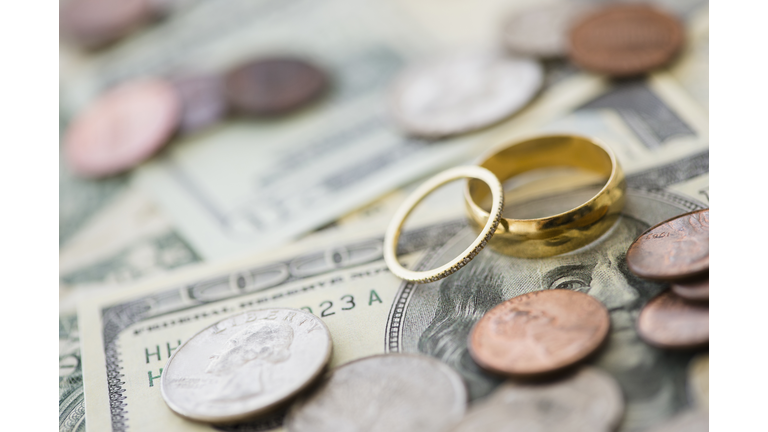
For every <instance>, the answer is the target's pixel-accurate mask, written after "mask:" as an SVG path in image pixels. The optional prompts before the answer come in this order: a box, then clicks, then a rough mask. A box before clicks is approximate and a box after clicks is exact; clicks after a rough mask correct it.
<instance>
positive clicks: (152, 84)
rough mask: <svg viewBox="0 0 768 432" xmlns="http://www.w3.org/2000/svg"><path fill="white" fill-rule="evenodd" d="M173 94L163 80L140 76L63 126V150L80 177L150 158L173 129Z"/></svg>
mask: <svg viewBox="0 0 768 432" xmlns="http://www.w3.org/2000/svg"><path fill="white" fill-rule="evenodd" d="M179 113H180V104H179V98H178V96H177V94H176V92H175V91H174V90H173V87H172V86H171V85H170V84H168V83H167V82H166V81H162V80H157V79H143V80H138V81H132V82H129V83H125V84H122V85H120V86H118V87H116V88H114V89H112V90H110V91H108V92H107V93H106V94H104V95H102V96H100V97H99V98H98V99H97V100H96V101H95V102H93V103H92V104H91V105H90V106H89V107H88V108H87V109H86V110H85V111H84V112H83V113H82V114H81V115H79V116H78V117H77V118H76V119H75V120H74V121H73V123H72V125H71V126H70V128H69V130H67V133H66V136H65V137H64V153H65V156H66V159H67V162H68V163H69V165H70V166H71V167H72V170H73V172H75V173H77V174H78V175H81V176H84V177H100V176H105V175H110V174H117V173H119V172H121V171H124V170H126V169H128V168H131V167H133V166H134V165H137V164H138V163H140V162H141V161H143V160H144V159H147V158H148V157H150V156H152V154H154V153H155V152H156V151H157V150H159V149H160V147H162V146H163V145H164V144H165V143H166V142H167V140H168V139H169V138H170V137H171V135H172V134H173V132H174V131H175V130H176V127H177V126H178V121H179Z"/></svg>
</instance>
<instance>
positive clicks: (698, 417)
mask: <svg viewBox="0 0 768 432" xmlns="http://www.w3.org/2000/svg"><path fill="white" fill-rule="evenodd" d="M707 431H709V413H708V412H707V411H703V410H689V411H683V412H681V413H679V414H678V415H676V416H674V417H672V418H671V419H669V420H667V421H666V422H664V423H662V424H661V425H659V426H657V427H655V428H652V429H650V430H649V432H707Z"/></svg>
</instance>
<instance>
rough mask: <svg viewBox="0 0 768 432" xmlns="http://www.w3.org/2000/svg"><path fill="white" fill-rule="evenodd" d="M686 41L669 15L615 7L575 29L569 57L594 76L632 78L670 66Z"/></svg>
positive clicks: (636, 6) (639, 7)
mask: <svg viewBox="0 0 768 432" xmlns="http://www.w3.org/2000/svg"><path fill="white" fill-rule="evenodd" d="M683 37H684V30H683V26H682V24H681V23H680V21H678V20H677V19H676V18H675V17H673V16H670V15H669V14H667V13H664V12H661V11H659V10H658V9H655V8H653V7H651V6H647V5H642V4H622V5H613V6H608V7H605V8H602V9H600V10H599V11H598V12H595V13H593V14H590V15H589V16H587V17H585V18H584V19H582V20H580V21H579V22H578V23H577V24H575V25H574V27H573V28H572V29H571V32H570V50H569V56H570V58H571V60H572V61H573V62H574V63H576V64H577V65H578V66H580V67H582V68H584V69H587V70H590V71H593V72H598V73H604V74H608V75H612V76H616V77H626V76H633V75H639V74H642V73H645V72H647V71H649V70H651V69H654V68H657V67H659V66H662V65H664V64H666V63H667V62H669V61H670V60H671V59H672V58H673V57H674V56H675V55H676V54H677V53H678V52H679V51H680V48H681V47H682V46H683Z"/></svg>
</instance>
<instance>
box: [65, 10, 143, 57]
mask: <svg viewBox="0 0 768 432" xmlns="http://www.w3.org/2000/svg"><path fill="white" fill-rule="evenodd" d="M153 14H154V12H153V8H152V4H151V0H68V1H65V2H62V5H61V8H60V10H59V28H60V29H61V33H62V35H63V36H64V38H66V39H69V40H71V41H72V42H73V43H76V44H77V45H80V46H82V47H84V48H89V49H95V48H101V47H103V46H105V45H108V44H110V43H112V42H115V41H117V40H118V39H120V38H122V37H124V36H126V35H127V34H129V33H131V32H132V31H134V30H135V29H136V28H138V27H139V26H141V25H142V24H144V23H145V22H147V21H149V20H150V19H151V18H152V17H153Z"/></svg>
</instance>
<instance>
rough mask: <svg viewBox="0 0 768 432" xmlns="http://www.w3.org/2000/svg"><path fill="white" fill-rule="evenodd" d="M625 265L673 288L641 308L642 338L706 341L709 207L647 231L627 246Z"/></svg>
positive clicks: (682, 343)
mask: <svg viewBox="0 0 768 432" xmlns="http://www.w3.org/2000/svg"><path fill="white" fill-rule="evenodd" d="M627 266H628V267H629V269H630V271H632V272H633V273H634V274H636V275H637V276H640V277H641V278H645V279H651V280H655V281H663V282H669V283H671V286H672V288H671V289H670V290H667V291H664V292H663V293H661V295H659V296H658V297H656V298H654V299H652V300H651V301H650V302H648V304H647V305H645V307H644V308H643V310H642V311H641V312H640V316H639V318H638V321H637V330H638V333H639V334H640V337H642V338H643V340H645V341H646V342H647V343H649V344H651V345H654V346H657V347H660V348H668V349H676V348H679V349H690V348H699V347H703V346H706V345H707V344H708V343H709V209H704V210H697V211H694V212H690V213H686V214H683V215H680V216H677V217H675V218H672V219H669V220H667V221H664V222H662V223H660V224H658V225H656V226H654V227H651V228H650V229H648V230H647V231H646V232H644V233H643V234H641V235H640V236H639V237H638V238H637V239H636V240H635V241H634V243H632V245H631V246H630V247H629V250H628V251H627Z"/></svg>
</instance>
